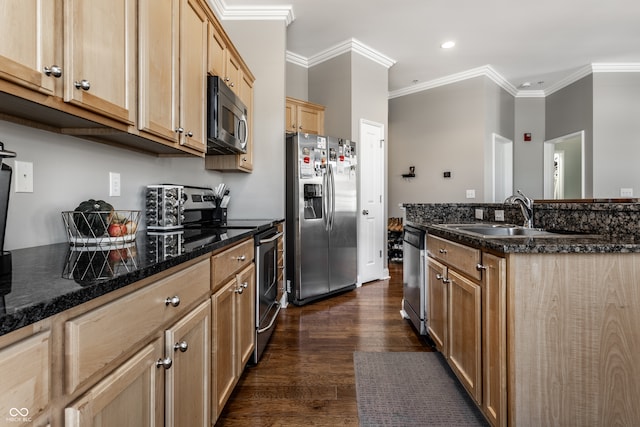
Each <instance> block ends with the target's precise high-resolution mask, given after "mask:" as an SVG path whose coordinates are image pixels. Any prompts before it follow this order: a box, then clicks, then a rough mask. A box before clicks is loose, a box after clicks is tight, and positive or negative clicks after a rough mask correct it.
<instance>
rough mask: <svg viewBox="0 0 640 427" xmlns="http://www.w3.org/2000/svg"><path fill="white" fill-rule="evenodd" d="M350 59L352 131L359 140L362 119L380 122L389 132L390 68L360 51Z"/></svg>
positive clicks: (355, 138) (354, 137)
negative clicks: (361, 53)
mask: <svg viewBox="0 0 640 427" xmlns="http://www.w3.org/2000/svg"><path fill="white" fill-rule="evenodd" d="M351 59H352V61H351V62H352V65H351V67H352V71H351V74H352V82H351V86H352V90H351V100H352V101H351V114H352V117H353V120H352V123H351V134H352V135H353V139H354V140H356V141H358V140H359V139H360V119H365V120H370V121H373V122H376V123H380V124H382V125H383V126H384V130H385V133H387V131H388V127H389V126H388V121H389V69H388V68H387V67H385V66H383V65H381V64H378V63H376V62H374V61H372V60H370V59H368V58H366V57H364V56H362V55H359V54H354V55H352V56H351ZM385 139H386V135H385Z"/></svg>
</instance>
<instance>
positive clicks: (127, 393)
mask: <svg viewBox="0 0 640 427" xmlns="http://www.w3.org/2000/svg"><path fill="white" fill-rule="evenodd" d="M162 353H163V351H162V339H157V340H156V341H154V342H153V343H152V344H149V345H147V346H146V347H144V348H143V349H142V350H140V351H139V352H138V353H136V354H135V355H134V356H133V357H131V359H129V360H128V361H127V362H125V363H124V364H123V365H122V366H121V367H119V368H118V369H117V370H116V371H114V372H113V373H112V374H111V375H109V376H107V377H106V378H105V379H104V380H102V381H101V382H100V383H98V384H97V385H95V386H94V387H93V388H91V389H90V390H89V391H88V392H87V393H85V394H84V395H83V396H82V397H80V398H79V399H78V400H76V401H75V402H73V403H72V404H71V405H70V406H68V407H67V408H66V409H65V414H64V415H65V421H64V424H65V426H66V427H91V426H95V427H101V426H123V427H137V426H150V427H161V426H163V425H164V372H165V370H164V369H163V368H161V367H160V368H158V367H157V366H156V362H157V361H158V359H160V358H161V357H162Z"/></svg>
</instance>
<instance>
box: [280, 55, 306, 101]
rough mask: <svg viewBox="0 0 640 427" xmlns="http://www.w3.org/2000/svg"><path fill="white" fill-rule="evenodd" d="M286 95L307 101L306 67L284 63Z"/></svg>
mask: <svg viewBox="0 0 640 427" xmlns="http://www.w3.org/2000/svg"><path fill="white" fill-rule="evenodd" d="M286 73H287V74H286V78H285V82H286V94H287V96H290V97H292V98H296V99H301V100H303V101H308V100H309V73H308V70H307V68H306V67H301V66H300V65H296V64H292V63H291V62H287V63H286Z"/></svg>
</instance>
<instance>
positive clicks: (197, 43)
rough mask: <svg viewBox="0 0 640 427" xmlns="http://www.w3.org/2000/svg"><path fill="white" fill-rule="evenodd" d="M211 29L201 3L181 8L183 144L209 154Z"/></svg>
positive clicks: (191, 1) (187, 1)
mask: <svg viewBox="0 0 640 427" xmlns="http://www.w3.org/2000/svg"><path fill="white" fill-rule="evenodd" d="M207 29H208V20H207V16H206V15H205V11H204V9H203V8H202V6H201V5H200V3H199V2H198V1H197V0H181V7H180V129H182V131H179V133H180V134H181V140H180V144H181V145H184V146H186V147H190V148H193V149H195V150H198V151H201V152H203V153H204V152H205V151H206V149H207V147H206V141H207V139H206V120H205V112H206V105H207V104H206V96H207Z"/></svg>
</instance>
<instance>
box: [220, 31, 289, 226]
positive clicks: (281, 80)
mask: <svg viewBox="0 0 640 427" xmlns="http://www.w3.org/2000/svg"><path fill="white" fill-rule="evenodd" d="M222 23H223V26H224V28H225V31H226V32H227V34H228V35H229V37H230V38H231V39H232V40H233V44H234V45H235V46H236V48H237V49H238V51H239V52H240V55H241V56H242V58H243V59H244V61H245V62H246V63H247V65H248V66H249V68H250V69H251V72H252V73H253V74H254V76H255V78H256V81H255V83H254V86H253V90H254V93H253V102H254V104H253V108H254V117H253V141H254V142H253V173H251V174H244V173H225V174H224V181H225V183H227V184H229V186H230V187H231V189H232V195H233V194H235V195H236V197H235V198H232V199H231V207H232V209H230V212H229V216H230V217H235V218H249V219H256V218H284V204H285V202H284V169H285V168H284V110H285V47H286V27H285V23H284V21H223V22H222ZM256 34H259V35H260V43H256Z"/></svg>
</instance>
